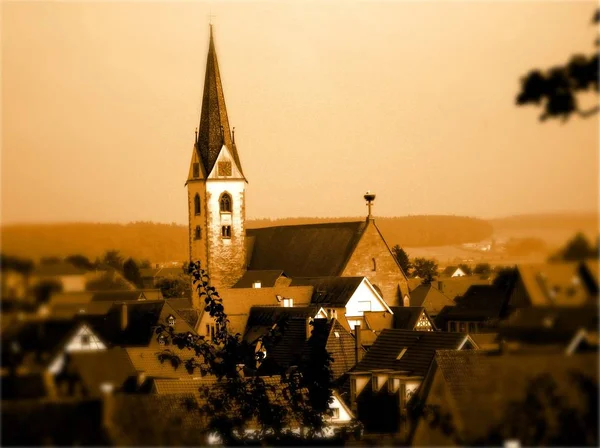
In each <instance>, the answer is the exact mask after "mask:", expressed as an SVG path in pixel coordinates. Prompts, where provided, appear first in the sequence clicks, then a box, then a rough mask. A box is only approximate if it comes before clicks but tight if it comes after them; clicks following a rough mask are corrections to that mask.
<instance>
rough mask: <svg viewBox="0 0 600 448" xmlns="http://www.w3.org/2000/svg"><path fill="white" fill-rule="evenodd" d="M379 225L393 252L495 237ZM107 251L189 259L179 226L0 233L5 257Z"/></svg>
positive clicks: (450, 227)
mask: <svg viewBox="0 0 600 448" xmlns="http://www.w3.org/2000/svg"><path fill="white" fill-rule="evenodd" d="M360 219H364V218H351V217H350V218H337V219H321V218H289V219H278V220H273V221H271V220H254V221H248V223H247V226H248V228H257V227H265V226H272V225H293V224H309V223H317V222H333V221H357V220H360ZM377 225H378V226H379V228H380V229H381V232H382V233H383V235H384V236H385V238H386V240H387V241H388V243H389V244H390V246H393V245H394V244H400V245H404V246H412V247H417V246H442V245H452V244H460V243H465V242H471V241H479V240H481V239H484V238H487V237H489V236H491V233H492V227H491V226H490V225H489V224H488V223H487V222H486V221H484V220H480V219H475V218H466V217H460V216H407V217H399V218H377ZM109 249H116V250H119V251H120V252H121V253H122V254H123V255H124V256H127V257H134V258H136V259H147V260H150V261H153V262H161V261H171V260H173V261H175V260H177V261H181V260H185V259H186V258H187V254H188V236H187V228H186V227H185V226H183V225H177V224H156V223H148V222H137V223H130V224H101V223H98V224H95V223H72V224H28V225H13V226H5V227H3V228H2V252H4V253H6V254H10V255H18V256H22V257H27V258H33V259H38V258H40V257H47V256H67V255H72V254H82V255H85V256H86V257H88V258H90V259H95V258H96V257H98V256H101V255H102V254H103V253H104V252H106V251H107V250H109Z"/></svg>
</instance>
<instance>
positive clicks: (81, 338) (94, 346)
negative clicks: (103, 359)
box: [48, 325, 106, 375]
mask: <svg viewBox="0 0 600 448" xmlns="http://www.w3.org/2000/svg"><path fill="white" fill-rule="evenodd" d="M96 350H106V345H104V343H103V342H102V341H101V340H100V338H99V337H98V336H97V335H96V334H95V333H94V332H93V331H92V330H91V329H90V327H88V326H87V325H82V326H81V327H79V329H78V330H77V331H76V332H75V334H74V335H73V336H72V337H71V338H70V339H69V340H68V341H67V343H66V344H65V347H64V349H63V351H62V352H60V353H59V354H58V355H57V356H56V357H55V358H54V360H53V361H52V362H51V363H50V366H49V367H48V371H49V372H50V373H52V374H53V375H56V374H57V373H58V372H60V371H61V370H62V368H63V366H64V363H65V354H66V353H71V352H91V351H96Z"/></svg>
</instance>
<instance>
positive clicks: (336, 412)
mask: <svg viewBox="0 0 600 448" xmlns="http://www.w3.org/2000/svg"><path fill="white" fill-rule="evenodd" d="M331 411H332V414H331V418H332V419H333V420H338V419H339V418H340V408H331Z"/></svg>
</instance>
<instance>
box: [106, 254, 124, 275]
mask: <svg viewBox="0 0 600 448" xmlns="http://www.w3.org/2000/svg"><path fill="white" fill-rule="evenodd" d="M102 263H104V264H105V265H107V266H110V267H111V268H113V269H115V270H117V271H119V272H123V257H122V256H121V253H120V252H119V251H118V250H108V251H106V252H105V253H104V256H103V257H102Z"/></svg>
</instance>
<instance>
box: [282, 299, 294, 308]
mask: <svg viewBox="0 0 600 448" xmlns="http://www.w3.org/2000/svg"><path fill="white" fill-rule="evenodd" d="M283 306H284V308H292V307H293V306H294V299H283Z"/></svg>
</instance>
